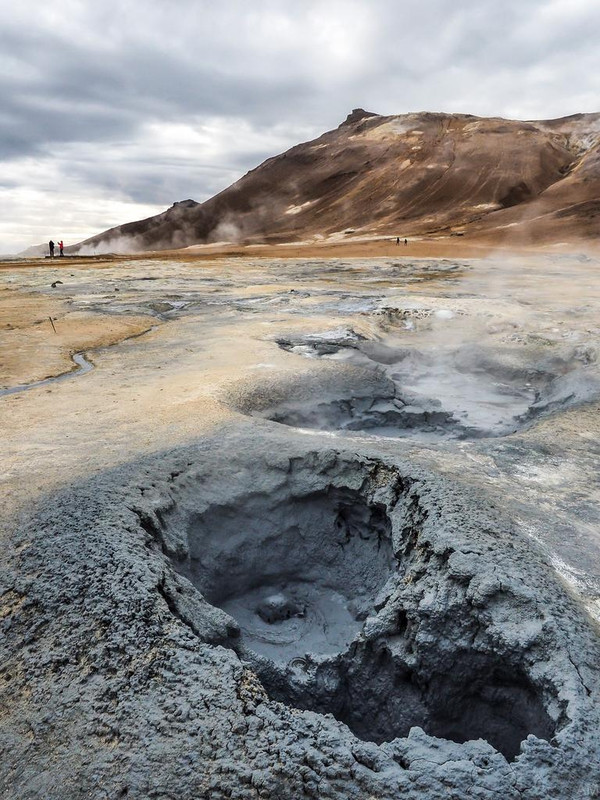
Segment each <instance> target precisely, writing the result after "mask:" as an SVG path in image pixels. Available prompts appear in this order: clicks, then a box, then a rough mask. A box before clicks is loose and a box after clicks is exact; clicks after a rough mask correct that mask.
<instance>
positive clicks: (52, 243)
mask: <svg viewBox="0 0 600 800" xmlns="http://www.w3.org/2000/svg"><path fill="white" fill-rule="evenodd" d="M48 247H49V248H50V258H54V242H53V241H52V239H50V241H49V242H48Z"/></svg>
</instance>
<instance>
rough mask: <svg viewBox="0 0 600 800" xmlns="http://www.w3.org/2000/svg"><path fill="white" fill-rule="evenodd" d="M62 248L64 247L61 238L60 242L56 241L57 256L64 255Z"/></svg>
mask: <svg viewBox="0 0 600 800" xmlns="http://www.w3.org/2000/svg"><path fill="white" fill-rule="evenodd" d="M63 249H64V245H63V240H62V239H61V240H60V242H59V243H58V250H59V253H58V255H59V256H64V253H63Z"/></svg>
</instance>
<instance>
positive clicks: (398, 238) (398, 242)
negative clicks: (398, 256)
mask: <svg viewBox="0 0 600 800" xmlns="http://www.w3.org/2000/svg"><path fill="white" fill-rule="evenodd" d="M396 244H400V237H399V236H396Z"/></svg>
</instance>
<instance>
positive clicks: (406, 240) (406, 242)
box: [404, 239, 408, 247]
mask: <svg viewBox="0 0 600 800" xmlns="http://www.w3.org/2000/svg"><path fill="white" fill-rule="evenodd" d="M407 244H408V239H405V240H404V246H405V247H406V245H407Z"/></svg>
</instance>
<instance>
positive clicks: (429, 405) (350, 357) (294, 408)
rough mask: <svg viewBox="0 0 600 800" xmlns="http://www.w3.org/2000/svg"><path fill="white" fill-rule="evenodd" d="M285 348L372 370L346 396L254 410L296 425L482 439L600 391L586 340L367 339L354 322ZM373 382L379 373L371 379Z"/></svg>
mask: <svg viewBox="0 0 600 800" xmlns="http://www.w3.org/2000/svg"><path fill="white" fill-rule="evenodd" d="M277 344H278V345H279V347H281V348H282V349H284V350H287V351H289V352H291V353H294V354H296V355H300V356H303V357H305V358H318V359H324V360H327V361H330V362H331V361H335V362H338V363H339V364H340V365H351V366H353V367H359V368H362V369H364V370H366V371H368V372H371V373H372V375H373V376H375V377H376V378H377V379H378V387H377V391H376V392H373V390H372V385H371V386H369V388H368V390H363V388H362V387H361V386H360V383H357V385H356V386H355V387H354V390H353V391H352V392H351V393H348V392H347V391H346V392H345V393H344V395H343V396H341V397H339V396H338V397H335V396H319V395H318V396H317V397H316V398H314V399H311V400H306V399H304V398H302V399H301V400H297V399H290V400H285V401H283V402H281V403H278V404H276V405H274V406H272V407H271V408H267V409H261V410H256V411H253V412H252V413H253V414H254V415H256V416H262V417H266V418H267V419H270V420H272V421H273V422H279V423H282V424H284V425H290V426H293V427H298V428H316V429H318V430H330V431H334V430H342V431H368V432H370V433H375V434H377V435H380V436H386V437H408V436H413V437H414V436H417V437H445V438H454V439H479V438H485V437H498V436H506V435H509V434H511V433H515V432H516V431H518V430H520V429H522V428H524V427H527V426H528V425H529V424H531V422H532V421H533V420H534V419H536V418H538V417H540V416H544V415H546V414H548V413H551V412H554V411H556V410H559V409H565V408H568V407H569V406H572V405H574V404H576V403H580V402H585V401H588V400H590V399H592V398H594V397H597V396H598V394H599V393H600V377H599V375H598V371H597V370H595V369H593V368H592V367H591V366H590V364H591V363H592V362H593V361H595V358H596V357H595V353H593V352H591V351H590V350H589V349H586V348H585V347H579V348H571V350H570V351H568V352H567V351H565V352H562V353H560V354H551V355H548V354H547V353H545V354H543V355H540V354H539V353H536V354H532V353H530V352H529V351H528V350H526V349H525V350H524V351H522V352H516V353H515V352H514V351H511V350H510V349H507V350H506V351H504V352H502V351H500V352H494V351H493V350H488V349H486V348H484V347H482V346H480V345H478V344H475V343H470V344H463V345H461V346H456V345H447V346H444V345H436V346H435V347H424V348H417V347H406V346H400V345H399V344H398V342H396V341H395V340H394V339H393V338H392V339H390V340H389V341H385V340H381V341H373V340H368V339H365V338H364V337H363V336H360V335H358V334H356V333H355V332H354V331H353V330H351V329H348V330H339V331H332V332H326V333H325V334H314V335H305V336H299V337H296V338H293V337H288V338H279V339H277ZM371 384H372V382H371Z"/></svg>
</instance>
